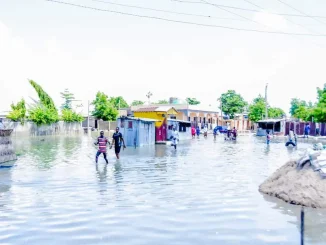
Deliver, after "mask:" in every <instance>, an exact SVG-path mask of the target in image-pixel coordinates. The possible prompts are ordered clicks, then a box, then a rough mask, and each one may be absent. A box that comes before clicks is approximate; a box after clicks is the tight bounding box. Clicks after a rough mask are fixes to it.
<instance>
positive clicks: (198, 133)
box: [196, 126, 200, 138]
mask: <svg viewBox="0 0 326 245" xmlns="http://www.w3.org/2000/svg"><path fill="white" fill-rule="evenodd" d="M196 134H197V138H199V135H200V128H199V126H197V128H196Z"/></svg>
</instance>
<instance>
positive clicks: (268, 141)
mask: <svg viewBox="0 0 326 245" xmlns="http://www.w3.org/2000/svg"><path fill="white" fill-rule="evenodd" d="M270 142H271V135H270V132H269V130H266V143H267V145H269V143H270Z"/></svg>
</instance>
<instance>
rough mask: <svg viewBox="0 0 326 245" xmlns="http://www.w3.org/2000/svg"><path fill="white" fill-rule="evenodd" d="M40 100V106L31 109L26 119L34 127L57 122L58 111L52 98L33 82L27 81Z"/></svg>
mask: <svg viewBox="0 0 326 245" xmlns="http://www.w3.org/2000/svg"><path fill="white" fill-rule="evenodd" d="M29 82H30V84H31V85H32V87H33V88H34V89H35V91H36V93H37V94H38V97H39V99H40V104H39V105H36V106H35V107H33V108H31V109H30V110H29V111H28V112H29V117H28V119H29V120H31V121H32V122H34V123H35V124H36V125H38V126H39V125H42V124H52V123H55V122H58V121H59V114H58V110H57V108H56V107H55V105H54V102H53V100H52V98H51V97H50V96H49V95H48V94H47V93H46V92H45V91H44V90H43V89H42V87H41V86H40V85H38V84H37V83H36V82H34V81H33V80H30V81H29Z"/></svg>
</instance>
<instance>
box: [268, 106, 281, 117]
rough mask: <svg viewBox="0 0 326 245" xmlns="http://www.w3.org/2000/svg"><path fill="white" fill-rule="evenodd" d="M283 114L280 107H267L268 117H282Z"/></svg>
mask: <svg viewBox="0 0 326 245" xmlns="http://www.w3.org/2000/svg"><path fill="white" fill-rule="evenodd" d="M283 115H285V112H284V111H283V110H282V109H281V108H277V107H270V108H268V117H269V118H282V117H283Z"/></svg>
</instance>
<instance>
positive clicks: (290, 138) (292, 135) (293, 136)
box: [285, 129, 297, 146]
mask: <svg viewBox="0 0 326 245" xmlns="http://www.w3.org/2000/svg"><path fill="white" fill-rule="evenodd" d="M296 143H297V136H296V134H295V132H294V130H293V129H290V132H289V135H288V142H286V144H285V146H289V145H292V146H296V145H297V144H296Z"/></svg>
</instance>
